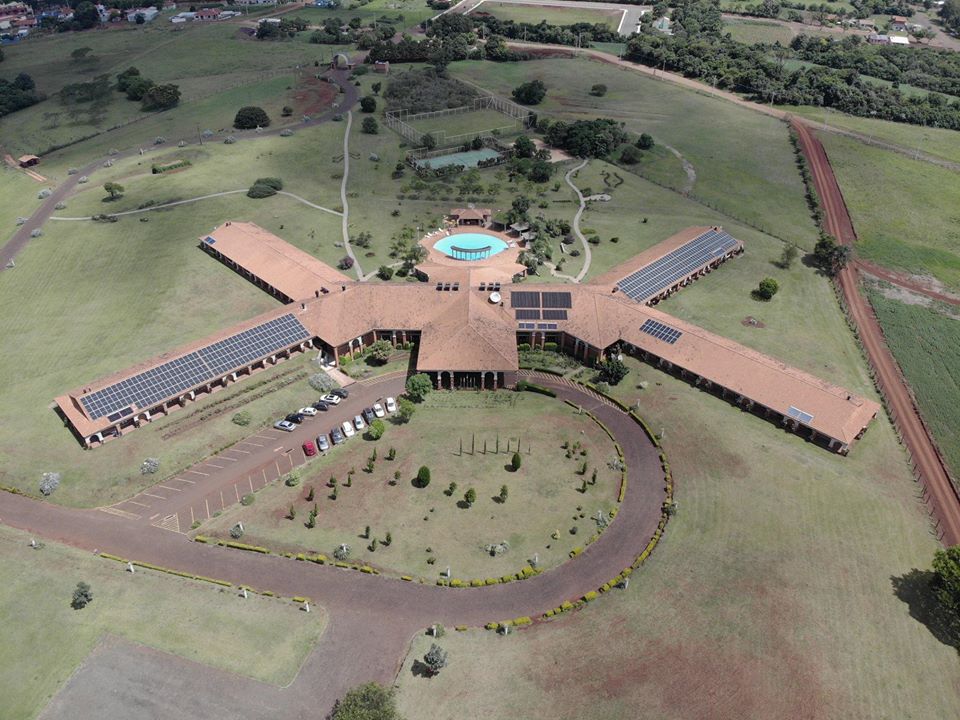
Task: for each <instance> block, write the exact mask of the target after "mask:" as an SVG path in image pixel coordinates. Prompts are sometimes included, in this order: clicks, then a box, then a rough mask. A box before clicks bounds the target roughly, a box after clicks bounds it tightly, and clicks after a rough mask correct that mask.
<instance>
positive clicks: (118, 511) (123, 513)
mask: <svg viewBox="0 0 960 720" xmlns="http://www.w3.org/2000/svg"><path fill="white" fill-rule="evenodd" d="M97 510H99V511H100V512H105V513H110V514H111V515H116V516H117V517H122V518H128V519H130V520H139V519H140V518H142V517H143V515H138V514H137V513H132V512H128V511H127V510H121V509H120V508H116V507H113V506H110V507H99V508H97Z"/></svg>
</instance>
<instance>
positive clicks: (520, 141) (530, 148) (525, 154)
mask: <svg viewBox="0 0 960 720" xmlns="http://www.w3.org/2000/svg"><path fill="white" fill-rule="evenodd" d="M536 150H537V146H536V145H534V144H533V140H531V139H530V138H528V137H527V136H526V135H521V136H520V137H518V138H517V139H516V140H515V141H514V142H513V152H514V155H515V156H516V157H518V158H529V157H533V153H534V152H536Z"/></svg>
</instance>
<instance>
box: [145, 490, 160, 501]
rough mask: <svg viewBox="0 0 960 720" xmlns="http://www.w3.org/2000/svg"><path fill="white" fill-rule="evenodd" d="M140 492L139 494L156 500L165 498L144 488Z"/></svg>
mask: <svg viewBox="0 0 960 720" xmlns="http://www.w3.org/2000/svg"><path fill="white" fill-rule="evenodd" d="M140 494H141V495H146V496H147V497H152V498H156V499H157V500H166V498H165V497H164V496H163V495H154V494H153V493H148V492H147V491H146V490H144V491H143V492H142V493H140Z"/></svg>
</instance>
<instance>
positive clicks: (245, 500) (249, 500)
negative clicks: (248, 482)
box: [240, 493, 256, 507]
mask: <svg viewBox="0 0 960 720" xmlns="http://www.w3.org/2000/svg"><path fill="white" fill-rule="evenodd" d="M255 499H256V498H254V496H253V493H247V494H246V495H244V496H243V497H242V498H240V504H241V505H243V506H244V507H246V506H248V505H253V501H254V500H255Z"/></svg>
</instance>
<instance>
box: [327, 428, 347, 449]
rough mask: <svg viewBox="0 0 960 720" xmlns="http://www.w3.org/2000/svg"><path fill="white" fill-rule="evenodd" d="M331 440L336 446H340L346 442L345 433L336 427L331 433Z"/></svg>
mask: <svg viewBox="0 0 960 720" xmlns="http://www.w3.org/2000/svg"><path fill="white" fill-rule="evenodd" d="M330 439H331V440H333V444H334V445H339V444H340V443H342V442H345V441H346V438H345V437H344V436H343V431H341V430H340V428H338V427H335V428H334V429H333V430H331V431H330Z"/></svg>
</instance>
